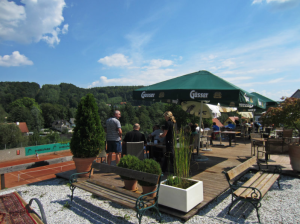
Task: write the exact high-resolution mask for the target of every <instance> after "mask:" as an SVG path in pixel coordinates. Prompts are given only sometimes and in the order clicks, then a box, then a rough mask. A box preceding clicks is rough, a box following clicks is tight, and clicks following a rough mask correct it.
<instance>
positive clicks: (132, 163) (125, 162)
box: [118, 155, 142, 180]
mask: <svg viewBox="0 0 300 224" xmlns="http://www.w3.org/2000/svg"><path fill="white" fill-rule="evenodd" d="M141 163H142V162H141V160H139V158H137V157H136V156H132V155H125V156H123V157H122V158H121V159H120V162H119V163H118V167H122V168H127V169H131V170H137V171H140V169H141V166H142V164H141ZM121 178H122V179H123V180H132V178H128V177H123V176H121Z"/></svg>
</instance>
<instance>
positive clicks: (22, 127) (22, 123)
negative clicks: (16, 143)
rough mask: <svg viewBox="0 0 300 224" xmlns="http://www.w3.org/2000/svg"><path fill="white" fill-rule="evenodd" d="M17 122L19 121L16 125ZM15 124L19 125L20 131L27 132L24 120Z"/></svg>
mask: <svg viewBox="0 0 300 224" xmlns="http://www.w3.org/2000/svg"><path fill="white" fill-rule="evenodd" d="M18 123H19V125H18ZM16 125H18V126H19V128H20V130H21V132H22V133H27V132H29V130H28V127H27V124H26V122H17V123H16Z"/></svg>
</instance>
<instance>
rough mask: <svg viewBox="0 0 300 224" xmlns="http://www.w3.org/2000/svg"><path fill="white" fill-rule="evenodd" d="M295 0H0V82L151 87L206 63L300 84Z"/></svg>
mask: <svg viewBox="0 0 300 224" xmlns="http://www.w3.org/2000/svg"><path fill="white" fill-rule="evenodd" d="M299 12H300V1H299V0H210V1H207V0H190V1H184V0H182V1H178V0H151V1H146V0H145V1H138V0H114V1H104V0H102V1H99V0H86V1H78V0H76V1H75V0H65V1H64V0H51V1H49V0H16V1H7V0H0V81H28V82H37V83H38V84H40V85H41V86H42V85H44V84H60V83H61V82H64V83H72V84H74V85H76V86H78V87H82V88H92V87H96V86H116V85H122V86H126V85H150V84H153V83H157V82H159V81H164V80H167V79H170V78H174V77H176V76H180V75H184V74H188V73H191V72H195V71H199V70H207V71H210V72H212V73H213V74H215V75H218V76H220V77H222V78H224V79H225V80H227V81H229V82H231V83H233V84H235V85H237V86H239V87H241V88H243V89H245V90H247V91H249V92H252V91H256V92H258V93H260V94H263V95H265V96H267V97H269V98H271V99H274V100H279V99H280V98H281V97H282V96H291V95H292V94H293V93H294V92H295V91H296V90H297V89H300V85H299V83H300V76H299V74H300V13H299Z"/></svg>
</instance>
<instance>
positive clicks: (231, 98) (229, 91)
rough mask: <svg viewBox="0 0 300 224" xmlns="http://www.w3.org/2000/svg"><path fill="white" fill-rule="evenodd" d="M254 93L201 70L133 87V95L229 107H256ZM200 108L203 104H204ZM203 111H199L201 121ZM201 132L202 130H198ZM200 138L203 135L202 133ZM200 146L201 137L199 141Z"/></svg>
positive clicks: (149, 98) (151, 98)
mask: <svg viewBox="0 0 300 224" xmlns="http://www.w3.org/2000/svg"><path fill="white" fill-rule="evenodd" d="M253 98H254V96H253V95H251V94H250V93H249V92H247V91H245V90H243V89H241V88H239V87H237V86H235V85H233V84H231V83H229V82H227V81H225V80H224V79H222V78H220V77H218V76H216V75H214V74H212V73H210V72H208V71H204V70H203V71H198V72H194V73H191V74H187V75H183V76H179V77H176V78H173V79H170V80H166V81H163V82H159V83H156V84H153V85H150V86H146V87H143V88H140V89H137V90H134V91H133V99H135V100H150V101H154V102H157V101H162V102H168V103H176V104H181V102H182V101H198V102H201V105H203V103H208V102H209V103H210V104H215V105H217V104H218V103H219V104H220V105H222V106H227V107H239V106H241V107H253V106H255V103H254V101H253ZM201 108H203V107H202V106H201ZM201 123H202V113H200V123H199V126H200V127H201ZM199 135H200V132H199ZM199 139H200V136H199ZM198 148H200V141H199V143H198Z"/></svg>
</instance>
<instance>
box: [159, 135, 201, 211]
mask: <svg viewBox="0 0 300 224" xmlns="http://www.w3.org/2000/svg"><path fill="white" fill-rule="evenodd" d="M178 137H179V142H178V143H177V142H176V139H177V136H176V133H174V139H175V141H174V161H173V166H174V176H168V178H167V180H165V181H163V182H162V183H161V185H160V191H159V197H158V203H159V204H161V205H164V206H167V207H170V208H174V209H177V210H179V211H183V212H188V211H190V210H191V209H192V208H194V207H195V206H196V205H198V204H199V203H201V202H202V201H203V182H202V181H198V180H193V179H189V178H188V177H189V176H190V161H191V155H192V148H191V147H190V136H186V135H184V131H183V129H181V130H180V132H179V136H178Z"/></svg>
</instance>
